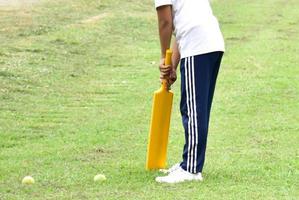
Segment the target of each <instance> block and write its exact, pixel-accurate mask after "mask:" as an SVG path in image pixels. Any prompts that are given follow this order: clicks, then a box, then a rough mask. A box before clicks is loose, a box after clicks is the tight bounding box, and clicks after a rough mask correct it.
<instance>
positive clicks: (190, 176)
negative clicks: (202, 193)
mask: <svg viewBox="0 0 299 200" xmlns="http://www.w3.org/2000/svg"><path fill="white" fill-rule="evenodd" d="M155 7H156V10H157V15H158V25H159V35H160V44H161V61H160V78H161V79H166V80H167V81H168V84H169V86H170V85H172V84H173V83H174V82H175V80H176V70H177V66H178V64H179V63H180V72H181V102H180V111H181V115H182V122H183V126H184V131H185V145H184V148H183V154H182V161H181V162H180V163H177V164H175V165H174V166H172V167H171V168H170V169H168V170H164V172H165V173H167V175H165V176H161V177H157V178H156V181H157V182H161V183H178V182H184V181H192V180H197V181H201V180H203V177H202V170H203V166H204V161H205V152H206V145H207V135H208V127H209V118H210V110H211V105H212V100H213V95H214V89H215V85H216V80H217V74H218V70H219V67H220V63H221V58H222V55H223V52H224V50H225V49H224V41H223V36H222V33H221V31H220V28H219V24H218V20H217V19H216V17H215V16H214V15H213V12H212V9H211V6H210V2H209V0H155ZM172 34H174V36H175V41H174V42H173V44H172V49H173V55H172V65H171V66H165V64H164V60H165V52H166V49H168V48H169V47H170V43H171V37H172Z"/></svg>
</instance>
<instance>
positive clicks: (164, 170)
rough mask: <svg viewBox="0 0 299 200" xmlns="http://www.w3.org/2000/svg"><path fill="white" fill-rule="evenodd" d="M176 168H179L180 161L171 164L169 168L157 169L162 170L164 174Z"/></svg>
mask: <svg viewBox="0 0 299 200" xmlns="http://www.w3.org/2000/svg"><path fill="white" fill-rule="evenodd" d="M178 168H180V163H176V164H175V165H173V166H172V167H170V168H169V169H159V171H160V172H163V173H164V174H169V173H171V172H173V171H175V170H177V169H178Z"/></svg>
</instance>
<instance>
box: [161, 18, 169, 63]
mask: <svg viewBox="0 0 299 200" xmlns="http://www.w3.org/2000/svg"><path fill="white" fill-rule="evenodd" d="M159 35H160V44H161V56H162V58H165V52H166V50H167V49H169V47H170V41H171V35H172V24H171V23H169V22H161V23H160V22H159Z"/></svg>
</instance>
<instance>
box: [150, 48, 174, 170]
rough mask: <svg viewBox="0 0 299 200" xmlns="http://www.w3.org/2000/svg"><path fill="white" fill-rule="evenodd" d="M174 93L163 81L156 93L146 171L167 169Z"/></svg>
mask: <svg viewBox="0 0 299 200" xmlns="http://www.w3.org/2000/svg"><path fill="white" fill-rule="evenodd" d="M171 56H172V51H171V50H170V49H168V50H167V51H166V57H165V65H170V64H171ZM172 99H173V92H172V91H170V90H168V87H167V81H166V80H162V85H161V88H160V89H159V90H157V91H155V93H154V99H153V107H152V118H151V124H150V131H149V139H148V147H147V160H146V169H147V170H152V169H163V168H165V167H166V155H167V143H168V135H169V125H170V115H171V108H172Z"/></svg>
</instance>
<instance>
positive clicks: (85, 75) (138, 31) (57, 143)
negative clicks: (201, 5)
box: [0, 0, 299, 200]
mask: <svg viewBox="0 0 299 200" xmlns="http://www.w3.org/2000/svg"><path fill="white" fill-rule="evenodd" d="M20 2H22V3H20ZM24 2H27V3H24ZM28 2H29V3H28ZM212 5H213V9H214V13H215V15H216V16H217V17H218V19H219V21H220V23H221V28H222V30H223V34H224V36H225V40H226V48H227V51H226V53H225V56H224V60H223V64H222V68H221V70H220V74H219V79H218V83H217V89H216V94H215V99H214V107H213V110H212V116H211V117H212V118H211V125H210V132H209V139H208V149H207V160H206V165H205V169H204V172H203V175H204V178H205V180H204V181H203V182H200V183H198V182H193V183H183V184H176V185H161V184H158V183H155V181H154V178H155V177H156V176H157V175H159V173H158V172H147V171H145V169H144V167H145V158H146V147H147V137H148V129H149V121H150V111H151V104H152V94H153V91H155V90H156V89H158V87H159V80H158V76H159V72H158V69H157V64H155V63H157V62H158V60H159V52H160V50H159V42H158V41H159V40H158V36H157V35H158V34H157V23H156V14H155V9H154V5H153V1H152V0H143V1H131V0H101V1H92V0H85V1H83V0H76V1H75V0H57V1H50V0H40V1H37V0H35V1H34V0H30V1H18V0H14V1H5V0H0V199H1V200H2V199H3V200H4V199H5V200H6V199H12V200H14V199H162V200H164V199H169V200H172V199H213V200H214V199H294V200H295V199H299V192H298V191H299V181H298V180H299V148H298V147H299V135H298V133H299V66H298V64H299V39H298V35H299V13H298V6H299V2H298V0H288V1H282V0H264V1H259V0H225V1H221V0H213V1H212ZM179 85H180V83H179V81H177V83H175V85H174V87H173V91H174V93H175V100H174V106H173V113H172V120H171V133H170V141H169V148H168V161H169V162H168V163H169V165H172V164H174V163H176V162H179V161H180V159H181V151H182V145H183V142H184V141H183V140H184V134H183V128H182V125H181V119H180V113H179V96H180V91H179ZM98 173H103V174H105V175H106V177H107V181H106V182H103V183H94V181H93V177H94V175H96V174H98ZM26 175H31V176H33V177H34V178H35V181H36V183H35V184H34V185H32V186H23V185H22V184H21V180H22V178H23V177H24V176H26Z"/></svg>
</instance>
